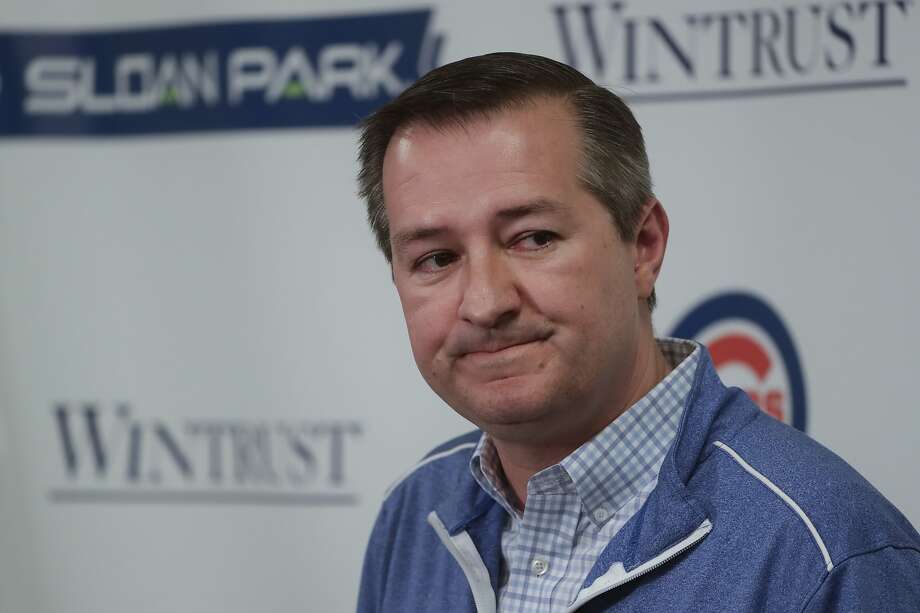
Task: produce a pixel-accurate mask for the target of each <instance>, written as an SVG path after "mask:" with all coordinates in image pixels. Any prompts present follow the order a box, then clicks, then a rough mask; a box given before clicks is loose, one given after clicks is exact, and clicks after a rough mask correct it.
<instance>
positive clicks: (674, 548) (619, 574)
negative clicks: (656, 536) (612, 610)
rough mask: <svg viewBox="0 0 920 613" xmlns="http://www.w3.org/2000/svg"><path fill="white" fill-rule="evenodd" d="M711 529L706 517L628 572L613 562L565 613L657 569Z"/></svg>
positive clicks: (619, 564) (619, 563) (579, 595)
mask: <svg viewBox="0 0 920 613" xmlns="http://www.w3.org/2000/svg"><path fill="white" fill-rule="evenodd" d="M711 530H712V523H711V522H710V521H709V520H708V519H704V520H703V523H701V524H700V525H699V527H697V529H696V530H694V531H693V532H691V533H690V535H689V536H687V538H685V539H682V540H681V541H679V542H677V543H675V544H673V545H671V546H670V547H668V548H667V549H665V550H664V551H662V552H661V553H660V554H658V555H657V556H655V557H654V558H652V559H651V560H648V561H647V562H644V563H643V564H640V565H639V566H637V567H635V568H634V569H632V570H631V571H629V572H628V573H627V572H625V569H624V568H623V563H622V562H617V563H615V564H613V565H612V566H611V567H610V568H609V569H608V570H607V572H606V573H604V574H603V575H601V576H600V577H598V578H597V579H595V580H594V583H592V584H591V585H590V586H588V587H586V588H585V589H583V590H582V591H581V592H579V593H578V598H577V599H575V602H573V603H572V604H571V605H569V608H567V609H566V610H565V613H571V612H572V611H575V610H576V609H578V608H579V607H581V606H582V605H584V604H585V603H586V602H588V601H589V600H591V599H592V598H595V597H597V596H599V595H601V594H603V593H604V592H609V591H610V590H612V589H614V588H618V587H620V586H621V585H623V584H625V583H629V582H630V581H632V580H633V579H636V578H638V577H641V576H642V575H644V574H645V573H647V572H650V571H653V570H655V569H656V568H658V567H659V566H661V565H663V564H665V563H666V562H668V561H669V560H670V559H671V558H675V557H677V556H678V555H679V554H681V553H682V552H684V551H685V550H687V549H689V548H690V547H691V546H693V545H695V544H696V543H697V542H699V541H700V540H702V539H703V537H705V536H706V535H707V534H709V532H710V531H711Z"/></svg>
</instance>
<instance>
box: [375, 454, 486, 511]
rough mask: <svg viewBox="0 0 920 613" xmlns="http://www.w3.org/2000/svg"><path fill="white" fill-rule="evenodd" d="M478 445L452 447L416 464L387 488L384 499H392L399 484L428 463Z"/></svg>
mask: <svg viewBox="0 0 920 613" xmlns="http://www.w3.org/2000/svg"><path fill="white" fill-rule="evenodd" d="M477 444H478V443H462V444H460V445H457V446H456V447H451V448H450V449H448V450H446V451H442V452H440V453H436V454H434V455H430V456H428V457H427V458H425V459H424V460H422V461H421V462H419V463H418V464H416V465H415V466H413V467H412V468H410V469H409V470H407V471H406V472H405V473H403V475H402V476H401V477H400V478H399V479H397V480H396V481H395V482H394V483H393V485H391V486H390V487H388V488H387V491H386V492H384V494H383V499H384V500H386V499H387V498H389V497H390V494H391V493H393V490H395V489H396V488H397V487H399V484H400V483H402V482H403V481H405V480H406V479H408V478H409V477H411V476H412V473H414V472H415V471H417V470H418V469H419V468H421V467H422V466H424V465H425V464H428V463H430V462H434V461H435V460H440V459H441V458H446V457H447V456H449V455H451V454H454V453H457V452H458V451H461V450H463V449H469V448H470V447H475V446H476V445H477Z"/></svg>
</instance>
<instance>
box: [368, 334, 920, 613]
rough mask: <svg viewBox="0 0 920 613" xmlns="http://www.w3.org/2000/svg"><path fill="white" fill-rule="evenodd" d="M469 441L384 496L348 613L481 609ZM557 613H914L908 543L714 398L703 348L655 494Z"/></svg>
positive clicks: (821, 463) (497, 524) (732, 406)
mask: <svg viewBox="0 0 920 613" xmlns="http://www.w3.org/2000/svg"><path fill="white" fill-rule="evenodd" d="M480 435H481V434H480V433H479V432H472V433H470V434H468V435H465V436H462V437H460V438H457V439H455V440H453V441H450V442H448V443H446V444H444V445H442V446H441V447H439V448H438V449H435V450H434V451H433V452H432V453H431V454H430V455H429V456H427V457H426V459H425V460H423V461H422V462H421V463H420V464H419V465H418V466H416V468H415V469H414V470H413V471H412V472H411V473H410V474H409V475H408V476H407V477H406V478H404V479H403V480H402V481H401V482H400V483H399V484H398V485H397V486H396V487H395V488H393V490H392V491H391V492H390V494H389V496H388V497H387V499H386V500H385V502H384V504H383V507H382V509H381V511H380V515H379V517H378V519H377V523H376V524H375V526H374V529H373V532H372V534H371V538H370V543H369V544H368V549H367V554H366V557H365V561H364V570H363V576H362V580H361V590H360V595H359V598H358V611H360V612H361V613H371V612H374V613H376V612H393V613H406V612H413V613H414V612H422V611H438V612H440V611H450V612H453V611H478V612H479V613H483V612H493V611H495V610H496V602H495V594H496V593H497V580H498V577H499V566H500V563H501V542H500V539H501V533H502V526H503V524H504V515H505V511H504V510H503V509H502V507H501V506H500V505H498V504H497V503H496V502H495V501H494V500H493V499H492V498H490V497H489V496H488V495H487V494H486V493H485V492H484V491H483V490H482V489H481V488H480V487H479V485H477V483H476V482H475V481H474V480H473V478H472V476H471V474H470V470H469V461H470V456H471V455H472V452H473V449H474V447H475V446H476V442H477V441H478V439H479V437H480ZM567 610H568V611H575V610H578V611H585V612H587V611H781V612H783V613H787V612H790V611H872V612H874V611H920V535H918V534H917V531H916V530H915V529H914V528H913V527H912V526H911V524H910V522H908V521H907V519H906V518H905V517H904V516H903V515H901V513H900V512H898V510H897V509H895V508H894V506H892V505H891V503H889V502H888V501H887V500H885V498H884V497H883V496H882V495H881V494H880V493H879V492H878V491H876V490H875V488H873V487H872V485H870V484H869V483H868V482H867V481H866V480H865V479H863V478H862V477H861V476H860V475H859V474H858V473H857V472H856V471H855V470H854V469H853V468H851V467H850V466H849V465H848V464H846V463H845V462H844V461H843V460H841V459H840V458H839V457H837V456H836V455H834V454H833V453H831V452H830V451H828V450H827V449H825V448H824V447H822V446H821V445H819V444H818V443H816V442H814V441H813V440H811V439H810V438H808V437H807V436H805V435H804V434H802V433H800V432H798V431H797V430H795V429H793V428H790V427H788V426H786V425H784V424H782V423H780V422H778V421H776V420H775V419H773V418H772V417H769V416H767V415H766V414H764V413H763V412H762V411H760V409H758V408H757V406H756V405H755V404H754V403H753V402H752V401H751V400H750V399H749V398H748V397H747V396H746V395H745V394H744V393H743V392H741V391H740V390H738V389H734V388H731V389H729V388H726V387H725V386H724V385H723V384H722V382H721V381H720V380H719V377H718V375H717V374H716V372H715V369H714V368H713V366H712V362H711V360H710V358H709V356H708V354H707V353H706V352H705V351H704V353H703V355H702V356H701V361H700V365H699V367H698V369H697V373H696V376H695V379H694V383H693V389H692V391H691V393H690V395H689V398H688V400H687V406H685V407H684V413H683V417H682V421H681V426H680V430H679V431H678V434H677V437H676V438H675V442H674V445H673V446H672V448H671V449H670V451H669V452H668V454H667V456H666V458H665V460H664V464H663V465H662V467H661V472H660V474H659V477H658V485H657V487H656V488H655V490H654V491H653V492H652V493H651V495H650V496H649V498H648V500H647V501H646V503H645V505H643V507H642V508H641V509H640V510H639V511H638V512H637V513H636V515H634V516H633V517H632V518H631V519H630V520H629V521H628V522H627V523H626V525H624V526H623V528H622V529H621V530H620V531H619V532H618V533H617V534H616V536H615V537H614V538H613V540H611V541H610V543H609V544H608V545H607V547H606V549H604V551H603V552H602V553H601V555H600V556H599V557H598V560H597V562H596V564H595V565H594V568H593V569H592V570H591V572H590V573H589V575H588V577H587V578H586V580H585V583H584V589H582V592H581V593H580V594H579V597H578V599H577V600H576V601H575V603H574V604H573V605H572V606H571V607H570V608H569V609H567Z"/></svg>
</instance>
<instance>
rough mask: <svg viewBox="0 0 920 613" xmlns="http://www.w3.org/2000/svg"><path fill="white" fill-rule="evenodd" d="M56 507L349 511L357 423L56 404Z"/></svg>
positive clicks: (53, 492)
mask: <svg viewBox="0 0 920 613" xmlns="http://www.w3.org/2000/svg"><path fill="white" fill-rule="evenodd" d="M49 423H50V424H52V425H53V429H54V430H55V433H56V438H57V441H58V444H59V448H60V458H61V463H60V467H61V471H60V474H59V479H58V483H57V484H56V485H55V486H54V487H52V488H51V490H50V492H49V495H50V498H51V500H52V501H54V502H65V503H66V502H101V503H152V502H173V503H212V504H216V503H231V504H297V505H308V506H310V505H324V506H328V505H352V504H356V503H357V496H356V495H355V493H354V491H353V490H352V489H351V479H350V474H351V473H350V472H349V471H350V463H349V457H350V455H351V451H352V447H353V445H354V443H355V441H356V439H357V438H358V437H359V436H360V434H361V433H362V427H361V424H360V423H359V422H356V421H349V420H343V421H296V420H290V421H274V422H267V421H256V420H252V421H249V420H228V419H185V420H183V419H175V418H166V417H151V416H143V415H139V414H138V413H137V412H136V411H135V410H134V409H133V408H132V407H131V406H130V405H129V404H127V403H119V404H114V405H107V406H104V405H102V404H100V403H93V402H90V403H68V402H61V403H57V404H56V405H55V406H54V407H53V409H52V412H51V420H50V422H49Z"/></svg>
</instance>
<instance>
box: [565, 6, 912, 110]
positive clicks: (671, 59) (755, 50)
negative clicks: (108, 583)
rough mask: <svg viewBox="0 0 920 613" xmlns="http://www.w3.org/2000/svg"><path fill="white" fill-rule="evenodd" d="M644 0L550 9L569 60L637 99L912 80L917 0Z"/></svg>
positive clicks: (867, 85) (797, 90)
mask: <svg viewBox="0 0 920 613" xmlns="http://www.w3.org/2000/svg"><path fill="white" fill-rule="evenodd" d="M675 6H681V7H684V6H686V7H687V8H689V7H690V6H691V5H675ZM693 6H694V7H695V6H696V5H693ZM639 7H641V5H640V4H639V3H634V4H630V3H627V2H621V1H614V2H600V1H590V2H571V3H568V2H567V3H559V4H556V5H554V6H553V7H552V16H553V19H554V21H555V24H556V28H557V32H558V35H559V40H560V43H561V48H562V53H563V58H564V60H565V61H566V62H568V63H569V64H571V65H572V66H574V67H576V68H578V69H579V70H581V71H582V72H584V73H586V74H588V75H589V76H591V77H592V78H594V80H595V81H597V82H599V83H602V84H604V85H606V86H609V87H614V88H620V87H622V88H624V92H623V93H624V94H625V95H624V97H625V98H627V99H628V100H631V101H633V102H667V101H672V100H673V101H677V100H681V101H682V100H694V99H709V98H731V97H751V96H763V95H779V94H794V93H807V92H817V91H830V90H840V89H861V88H877V87H903V86H905V85H907V80H906V78H905V77H904V74H905V72H904V71H903V70H902V69H901V68H900V62H901V61H902V60H903V59H905V58H904V56H905V55H907V52H908V51H909V50H908V49H906V47H905V45H906V44H907V42H909V40H910V37H912V36H914V34H913V32H912V31H911V30H910V28H909V19H910V17H911V13H912V10H913V0H873V1H861V2H850V1H837V2H812V3H789V4H788V5H786V6H782V5H769V4H768V5H764V6H762V7H751V6H745V5H744V3H733V4H732V5H726V6H724V7H723V8H713V9H710V10H698V9H696V8H694V10H683V11H680V12H677V11H674V12H671V13H668V14H663V13H662V14H648V13H646V12H643V11H642V10H641V8H639ZM908 57H909V56H908Z"/></svg>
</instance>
